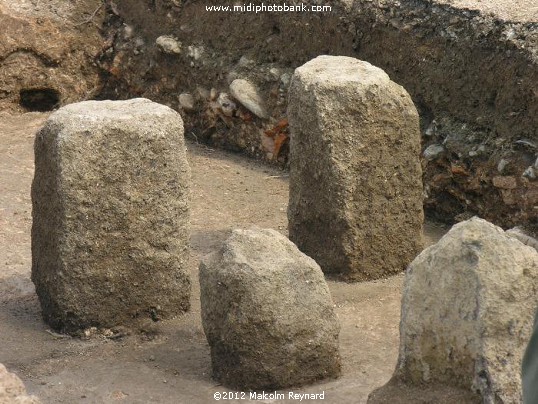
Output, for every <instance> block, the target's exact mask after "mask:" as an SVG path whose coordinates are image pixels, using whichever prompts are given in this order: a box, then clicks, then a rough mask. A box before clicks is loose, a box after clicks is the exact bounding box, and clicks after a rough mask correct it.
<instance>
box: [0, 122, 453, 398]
mask: <svg viewBox="0 0 538 404" xmlns="http://www.w3.org/2000/svg"><path fill="white" fill-rule="evenodd" d="M46 117H47V115H46V114H41V113H29V114H25V115H20V116H12V115H7V114H5V113H4V114H2V113H0V341H1V342H0V363H3V364H4V365H6V366H7V368H8V369H9V370H10V371H12V372H15V373H16V374H17V375H18V376H19V377H21V378H22V379H23V381H24V382H25V384H26V386H27V388H28V390H29V392H30V393H32V394H35V395H37V396H38V397H39V398H40V399H41V400H42V402H43V403H115V402H124V403H174V404H176V403H187V402H188V403H192V404H195V403H211V402H214V401H215V400H214V399H213V394H214V393H215V392H224V391H227V389H226V388H224V387H223V386H220V385H218V384H217V383H216V382H214V381H213V380H211V377H210V370H211V369H210V357H209V347H208V345H207V342H206V340H205V337H204V334H203V331H202V326H201V321H200V302H199V285H198V277H197V271H198V262H199V259H200V257H201V256H202V255H204V254H206V253H208V252H210V251H212V250H213V249H215V248H217V247H218V245H219V243H220V242H221V241H222V240H223V239H224V238H225V237H226V234H227V231H228V230H229V229H231V228H234V227H249V226H252V225H257V226H261V227H270V228H274V229H277V230H279V231H281V232H282V233H284V234H286V233H287V219H286V208H287V200H288V182H287V173H286V172H285V171H280V170H278V169H275V168H271V167H268V166H264V165H262V164H261V163H258V162H256V161H253V160H248V159H246V158H244V157H241V156H238V155H233V154H229V153H225V152H222V151H217V150H212V149H209V148H207V147H205V146H202V145H198V144H194V143H189V144H188V149H189V159H190V164H191V167H192V173H193V185H192V236H191V259H190V269H191V272H192V281H193V293H192V309H191V311H190V312H189V313H188V314H186V315H185V316H183V317H181V318H178V319H175V320H170V321H165V322H160V323H154V324H145V325H142V326H141V328H140V330H138V332H134V333H132V334H130V335H126V336H124V337H122V338H116V339H107V338H106V337H104V336H93V337H91V338H88V339H75V338H69V337H65V336H61V335H58V334H54V333H52V332H51V331H50V329H49V328H48V327H47V326H46V325H45V324H44V323H43V322H42V320H41V316H40V308H39V303H38V300H37V297H36V295H35V292H34V287H33V285H32V283H31V281H30V267H31V257H30V227H31V202H30V184H31V180H32V176H33V138H34V133H35V131H36V130H37V129H38V128H39V127H40V125H41V124H42V123H43V121H44V120H45V119H46ZM445 231H446V229H445V228H444V227H442V226H440V225H436V224H433V223H427V224H426V226H425V236H426V237H425V240H426V244H431V243H433V242H435V241H436V240H437V239H439V237H440V236H441V235H442V234H443V233H444V232H445ZM402 281H403V276H402V275H398V276H395V277H392V278H389V279H386V280H381V281H375V282H365V283H357V284H346V283H338V282H334V281H329V286H330V289H331V292H332V295H333V299H334V303H335V305H336V311H337V314H338V316H339V319H340V321H341V326H342V330H341V334H340V344H341V355H342V362H343V372H342V376H341V377H340V378H339V379H337V380H331V381H325V382H321V383H318V384H316V385H313V386H308V387H305V388H301V389H295V390H294V391H297V392H309V393H320V392H322V391H324V392H325V400H324V401H323V402H324V403H365V402H366V399H367V396H368V394H369V393H370V392H371V391H372V390H374V389H375V388H377V387H379V386H381V385H383V384H385V383H386V382H387V381H388V380H389V378H390V377H391V375H392V372H393V369H394V366H395V364H396V359H397V354H398V322H399V315H400V290H401V286H402ZM233 402H239V401H233ZM241 402H249V400H242V401H241ZM258 402H260V401H258ZM261 402H267V403H268V402H278V403H279V402H286V401H278V400H277V401H270V400H266V401H261ZM309 402H316V401H309ZM320 402H321V401H320Z"/></svg>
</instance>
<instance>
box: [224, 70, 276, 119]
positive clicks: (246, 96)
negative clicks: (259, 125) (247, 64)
mask: <svg viewBox="0 0 538 404" xmlns="http://www.w3.org/2000/svg"><path fill="white" fill-rule="evenodd" d="M230 94H231V95H232V97H234V98H235V99H236V100H237V101H239V103H240V104H241V105H243V106H244V107H245V108H246V109H248V110H249V111H250V112H252V113H253V114H254V115H256V116H257V117H258V118H262V119H266V118H268V115H267V112H266V111H265V107H264V106H263V100H262V98H261V97H260V94H259V93H258V90H257V89H256V87H254V85H253V84H252V83H250V82H249V81H247V80H243V79H236V80H234V81H232V83H231V84H230Z"/></svg>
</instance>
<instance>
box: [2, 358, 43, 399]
mask: <svg viewBox="0 0 538 404" xmlns="http://www.w3.org/2000/svg"><path fill="white" fill-rule="evenodd" d="M0 403H2V404H10V403H15V404H39V403H40V401H39V400H38V399H37V397H34V396H29V395H28V394H27V393H26V389H25V388H24V384H23V382H22V380H21V379H19V378H18V377H17V375H15V374H13V373H10V372H8V370H7V369H6V367H5V366H4V365H2V364H1V363H0Z"/></svg>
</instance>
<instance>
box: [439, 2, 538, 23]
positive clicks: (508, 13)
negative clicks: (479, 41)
mask: <svg viewBox="0 0 538 404" xmlns="http://www.w3.org/2000/svg"><path fill="white" fill-rule="evenodd" d="M431 1H432V2H433V3H441V4H450V5H451V6H454V7H458V8H468V9H470V10H480V11H481V12H482V13H484V14H493V15H495V16H496V17H498V18H500V19H501V20H506V21H515V22H537V21H538V2H537V1H536V0H431Z"/></svg>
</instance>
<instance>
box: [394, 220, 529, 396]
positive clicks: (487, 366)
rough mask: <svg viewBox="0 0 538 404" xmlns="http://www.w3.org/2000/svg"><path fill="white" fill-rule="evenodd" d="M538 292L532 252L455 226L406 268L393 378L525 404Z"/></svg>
mask: <svg viewBox="0 0 538 404" xmlns="http://www.w3.org/2000/svg"><path fill="white" fill-rule="evenodd" d="M537 288H538V253H537V252H536V250H535V249H533V248H532V247H529V246H526V245H524V244H523V243H521V242H520V241H519V240H517V239H515V238H513V237H510V235H508V234H506V233H505V232H504V231H503V230H502V229H501V228H499V227H496V226H494V225H493V224H491V223H488V222H486V221H485V220H482V219H478V218H473V219H471V220H468V221H466V222H463V223H459V224H457V225H455V226H454V227H453V228H452V229H451V230H450V231H449V232H448V233H447V234H446V235H445V236H444V237H443V238H442V239H441V240H440V241H439V242H438V243H437V244H435V245H433V246H431V247H428V248H427V249H426V250H424V251H423V252H422V253H421V254H420V255H419V256H418V257H417V258H416V259H415V260H414V261H413V262H412V263H411V265H410V266H409V270H408V272H407V275H406V279H405V285H404V291H403V298H402V318H401V324H400V356H399V360H398V365H397V368H396V373H395V377H396V379H397V380H398V381H402V382H404V383H407V384H412V385H424V384H430V385H436V384H446V385H450V386H455V387H460V388H463V389H466V390H467V391H470V392H476V393H478V394H479V395H480V398H481V400H480V402H484V403H520V402H521V399H522V398H521V362H522V357H523V352H524V350H525V347H526V345H527V343H528V341H529V336H530V333H531V331H532V324H533V318H534V313H535V310H536V290H537Z"/></svg>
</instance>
